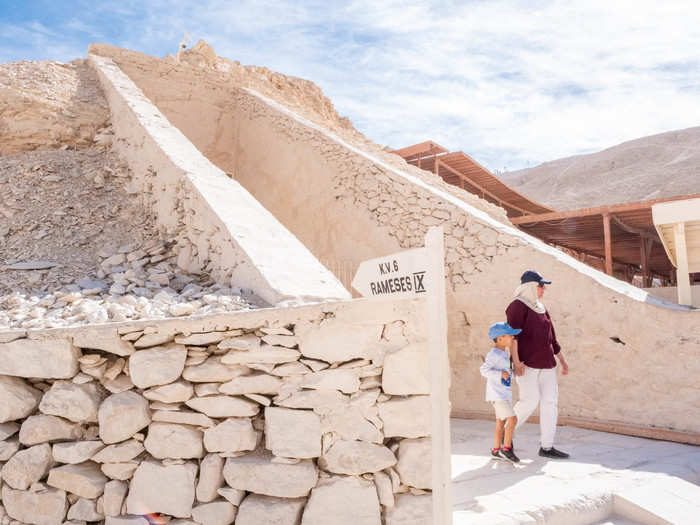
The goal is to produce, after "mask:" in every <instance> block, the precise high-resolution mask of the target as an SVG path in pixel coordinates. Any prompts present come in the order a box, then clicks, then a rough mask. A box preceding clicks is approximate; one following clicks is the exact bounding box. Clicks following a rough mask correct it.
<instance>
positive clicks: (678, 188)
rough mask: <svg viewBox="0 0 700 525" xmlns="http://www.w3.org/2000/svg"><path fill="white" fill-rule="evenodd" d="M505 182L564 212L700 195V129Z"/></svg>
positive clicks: (509, 176) (521, 173)
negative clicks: (678, 196)
mask: <svg viewBox="0 0 700 525" xmlns="http://www.w3.org/2000/svg"><path fill="white" fill-rule="evenodd" d="M501 178H502V179H503V180H504V181H505V182H506V183H507V184H508V185H510V186H511V187H513V188H514V189H516V190H518V191H520V192H521V193H524V194H525V195H527V196H528V197H530V198H532V199H534V200H536V201H538V202H541V203H542V204H546V205H548V206H551V207H553V208H555V209H559V210H568V209H576V208H588V207H593V206H601V205H606V204H616V203H620V202H636V201H643V200H650V199H659V198H663V197H673V196H676V195H690V194H700V127H695V128H688V129H682V130H678V131H669V132H667V133H661V134H659V135H652V136H649V137H642V138H639V139H635V140H630V141H628V142H623V143H622V144H618V145H617V146H613V147H611V148H608V149H605V150H603V151H599V152H597V153H591V154H588V155H576V156H573V157H566V158H563V159H558V160H553V161H551V162H545V163H544V164H540V165H539V166H536V167H534V168H529V169H524V170H518V171H512V172H508V173H504V174H502V175H501Z"/></svg>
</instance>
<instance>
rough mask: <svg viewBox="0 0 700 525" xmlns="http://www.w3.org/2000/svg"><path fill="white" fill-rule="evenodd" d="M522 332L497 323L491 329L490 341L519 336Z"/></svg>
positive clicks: (506, 324) (505, 324)
mask: <svg viewBox="0 0 700 525" xmlns="http://www.w3.org/2000/svg"><path fill="white" fill-rule="evenodd" d="M520 332H522V330H521V329H520V328H513V327H512V326H510V325H509V324H508V323H496V324H494V325H491V328H489V339H496V338H497V337H500V336H502V335H518V334H519V333H520Z"/></svg>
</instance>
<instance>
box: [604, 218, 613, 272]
mask: <svg viewBox="0 0 700 525" xmlns="http://www.w3.org/2000/svg"><path fill="white" fill-rule="evenodd" d="M603 234H604V237H605V273H607V274H608V275H612V274H613V259H612V242H611V239H610V214H609V213H604V214H603Z"/></svg>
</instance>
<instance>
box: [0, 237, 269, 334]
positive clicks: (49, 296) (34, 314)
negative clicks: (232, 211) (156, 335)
mask: <svg viewBox="0 0 700 525" xmlns="http://www.w3.org/2000/svg"><path fill="white" fill-rule="evenodd" d="M97 255H98V256H99V261H100V264H99V267H98V268H97V269H96V271H95V273H94V275H91V276H88V277H85V278H83V279H81V280H79V281H78V282H77V283H74V284H68V285H65V286H63V287H62V288H60V289H59V290H56V291H54V292H49V293H46V294H39V293H35V294H27V293H21V292H19V291H18V292H14V293H11V294H8V295H5V296H0V329H3V328H55V327H61V326H72V325H79V324H88V323H92V324H95V323H105V322H118V321H128V320H135V319H162V318H166V317H180V316H188V315H196V314H199V315H203V314H214V313H224V312H230V311H235V310H242V309H249V308H255V307H256V306H260V303H259V302H257V301H256V300H255V299H254V298H251V297H247V298H245V297H243V295H242V293H241V290H239V289H233V288H231V287H228V286H225V285H222V284H218V283H215V282H213V281H212V280H211V279H210V278H209V277H208V276H206V275H193V274H188V273H187V272H183V271H181V270H179V269H178V266H177V254H175V253H174V250H173V246H172V243H168V242H163V241H160V240H154V241H151V242H149V243H146V244H144V245H141V246H139V245H122V246H119V245H117V244H114V243H112V244H108V245H106V246H104V247H103V248H102V249H101V250H100V251H99V252H98V253H97ZM52 265H53V266H55V265H56V263H53V262H51V261H28V262H19V263H15V264H14V265H11V266H10V267H9V269H10V270H15V271H18V272H32V271H40V270H44V269H47V268H50V267H51V266H52Z"/></svg>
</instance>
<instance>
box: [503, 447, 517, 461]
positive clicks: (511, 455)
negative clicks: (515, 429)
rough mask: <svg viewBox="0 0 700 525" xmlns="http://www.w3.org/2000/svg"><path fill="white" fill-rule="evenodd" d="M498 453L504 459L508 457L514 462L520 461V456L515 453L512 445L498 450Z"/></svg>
mask: <svg viewBox="0 0 700 525" xmlns="http://www.w3.org/2000/svg"><path fill="white" fill-rule="evenodd" d="M498 454H499V456H500V457H502V458H503V459H507V460H508V461H512V462H513V463H518V462H519V461H520V458H519V457H518V456H516V455H515V453H514V452H513V448H512V447H511V448H505V447H504V448H501V449H500V450H499V451H498Z"/></svg>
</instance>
